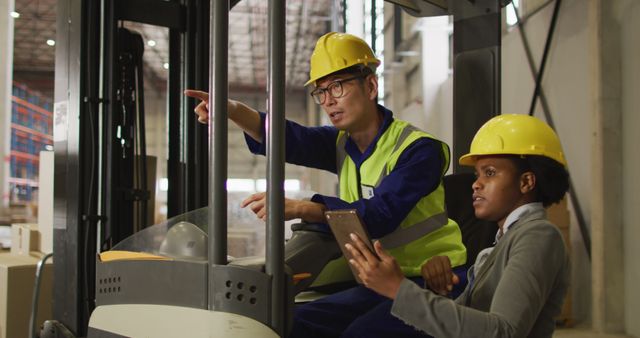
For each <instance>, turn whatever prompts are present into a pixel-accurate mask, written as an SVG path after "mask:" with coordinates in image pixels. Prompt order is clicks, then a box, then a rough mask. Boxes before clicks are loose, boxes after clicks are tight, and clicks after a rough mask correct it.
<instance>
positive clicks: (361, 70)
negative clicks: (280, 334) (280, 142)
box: [186, 32, 466, 337]
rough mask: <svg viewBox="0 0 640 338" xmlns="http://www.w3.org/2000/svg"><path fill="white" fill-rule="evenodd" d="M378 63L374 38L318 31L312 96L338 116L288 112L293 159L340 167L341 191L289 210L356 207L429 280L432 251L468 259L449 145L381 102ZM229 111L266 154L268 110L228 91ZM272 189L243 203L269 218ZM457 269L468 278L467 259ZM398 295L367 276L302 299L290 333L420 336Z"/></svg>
mask: <svg viewBox="0 0 640 338" xmlns="http://www.w3.org/2000/svg"><path fill="white" fill-rule="evenodd" d="M379 65H380V60H378V59H377V58H376V57H375V55H374V54H373V52H372V50H371V48H370V47H369V46H368V45H367V43H366V42H364V41H363V40H362V39H360V38H358V37H356V36H353V35H350V34H344V33H335V32H332V33H328V34H326V35H324V36H322V37H320V39H319V40H318V42H317V44H316V47H315V50H314V52H313V54H312V56H311V69H310V74H309V77H310V79H309V81H308V82H307V83H306V85H314V86H315V88H314V89H313V90H312V91H311V96H312V98H313V100H314V101H315V102H316V103H317V104H319V105H321V107H322V108H323V110H324V111H325V113H326V114H327V116H328V117H329V119H330V121H331V123H332V124H333V126H322V127H304V126H301V125H299V124H297V123H295V122H292V121H287V124H286V161H287V162H289V163H293V164H298V165H304V166H307V167H313V168H318V169H324V170H327V171H330V172H333V173H335V174H337V175H338V179H339V197H332V196H324V195H320V194H316V195H314V196H313V197H312V199H311V200H310V201H302V200H291V199H287V200H286V201H285V218H286V219H296V218H301V219H303V220H304V221H307V222H319V223H322V222H324V212H325V211H327V210H340V209H356V210H357V213H358V215H359V216H360V217H361V218H362V220H363V221H364V223H365V224H366V226H367V230H368V232H369V234H370V235H371V237H373V238H376V239H380V241H382V242H383V243H385V246H386V247H387V248H388V249H389V251H390V253H391V254H392V255H393V256H394V257H395V258H396V260H397V261H398V263H399V265H400V267H401V270H402V272H403V273H404V275H405V276H406V277H408V278H409V279H410V280H412V281H414V282H415V283H417V284H420V285H422V284H424V282H425V281H424V280H423V279H422V277H421V276H420V274H421V268H422V266H423V264H424V263H425V262H427V261H428V260H429V259H430V258H431V257H433V256H446V257H448V259H449V261H450V263H451V266H453V267H459V266H462V265H463V264H464V263H465V261H466V249H465V247H464V245H463V244H462V238H461V234H460V229H459V228H458V225H457V224H456V223H455V222H454V221H452V220H449V219H448V218H447V214H446V211H445V206H444V188H443V185H442V177H443V175H444V173H445V172H446V171H447V169H448V167H449V156H450V153H449V148H448V146H447V145H446V144H445V143H443V142H441V141H439V140H437V139H435V138H434V137H433V136H431V135H429V134H427V133H425V132H424V131H421V130H419V129H418V128H416V127H414V126H412V125H411V124H409V123H407V122H405V121H400V120H396V119H394V118H393V114H392V112H391V111H390V110H388V109H387V108H385V107H383V106H381V105H379V104H377V96H378V78H377V76H376V74H375V70H376V68H377V66H379ZM186 95H188V96H192V97H196V98H199V99H201V100H203V102H202V103H200V105H198V107H196V109H195V111H196V113H197V114H198V116H199V120H200V121H201V122H205V123H206V122H207V121H208V115H209V112H208V109H207V107H206V101H207V99H208V97H207V96H206V93H202V92H197V91H187V92H186ZM229 118H230V119H231V120H232V121H234V122H235V123H236V124H237V125H238V126H240V127H241V128H242V129H243V130H244V131H245V133H246V141H247V144H248V146H249V149H250V150H251V151H252V152H254V153H256V154H264V153H265V150H266V144H265V142H264V135H265V131H264V128H265V115H264V114H262V113H259V112H257V111H256V110H254V109H252V108H250V107H248V106H246V105H244V104H243V103H240V102H237V101H230V102H229ZM265 199H266V196H265V194H264V193H259V194H254V195H252V196H250V197H249V198H247V199H246V200H245V201H243V203H242V206H243V207H244V206H250V208H251V209H252V210H253V212H255V213H256V215H258V217H261V218H264V216H265V215H266V201H265ZM327 231H329V230H328V227H327ZM335 263H336V264H337V265H340V264H342V265H346V264H347V263H346V262H345V261H344V260H341V261H340V262H335ZM455 272H456V273H458V274H459V276H460V279H462V280H464V279H465V274H464V269H462V268H460V269H458V270H456V271H455ZM462 284H464V282H461V283H460V285H462ZM391 305H392V302H391V301H390V300H389V299H387V298H385V297H382V296H380V295H378V294H376V293H375V292H373V291H371V290H368V289H367V288H365V287H363V286H358V287H354V288H351V289H348V290H346V291H342V292H339V293H336V294H333V295H331V296H328V297H325V298H323V299H321V300H318V301H314V302H311V303H308V304H305V305H302V306H298V307H297V308H296V309H295V314H294V323H293V330H292V333H291V336H293V337H339V336H341V337H355V336H358V337H392V336H402V337H413V336H416V337H419V336H421V335H422V334H421V333H419V332H418V331H416V330H415V329H413V328H412V327H409V326H408V325H406V324H404V323H403V322H401V321H400V320H398V319H397V318H395V317H393V316H392V315H391V313H390V309H391Z"/></svg>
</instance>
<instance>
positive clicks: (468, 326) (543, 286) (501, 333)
mask: <svg viewBox="0 0 640 338" xmlns="http://www.w3.org/2000/svg"><path fill="white" fill-rule="evenodd" d="M568 285H569V258H568V256H567V251H566V248H565V245H564V242H563V240H562V235H561V234H560V232H559V231H558V229H557V228H556V227H555V226H554V225H553V224H551V223H549V221H547V219H546V213H545V212H544V210H540V211H537V212H531V213H528V214H525V215H522V216H521V218H520V219H519V220H518V221H517V222H516V223H514V224H513V225H512V226H511V227H510V228H509V231H507V232H506V233H505V235H504V236H503V237H502V238H501V239H500V240H499V241H498V244H497V245H496V247H495V249H494V250H493V251H492V252H491V254H490V255H489V257H488V258H487V260H486V262H485V263H484V265H483V266H482V267H481V268H480V270H479V271H478V272H477V273H476V279H475V281H474V283H473V285H471V286H467V288H466V289H465V290H464V292H463V293H462V294H461V295H460V297H458V298H457V299H456V300H455V301H453V300H451V299H448V298H445V297H441V296H438V295H437V294H435V293H433V292H431V291H429V290H425V289H422V288H420V287H419V286H418V285H416V284H415V283H413V282H411V281H409V280H407V279H405V280H404V281H403V282H402V284H401V286H400V290H399V291H398V294H397V296H396V299H395V301H394V302H393V307H392V309H391V313H392V314H393V315H394V316H396V317H398V318H400V319H402V320H403V321H404V322H405V323H407V324H409V325H411V326H413V327H415V328H417V329H419V330H421V331H424V332H426V333H428V334H430V335H432V336H434V337H438V338H440V337H551V336H552V334H553V330H554V328H555V321H554V317H556V316H557V315H558V314H559V313H560V310H561V307H562V302H563V300H564V296H565V294H566V292H567V287H568Z"/></svg>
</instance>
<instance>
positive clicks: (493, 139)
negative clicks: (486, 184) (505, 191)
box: [459, 114, 567, 167]
mask: <svg viewBox="0 0 640 338" xmlns="http://www.w3.org/2000/svg"><path fill="white" fill-rule="evenodd" d="M485 155H541V156H546V157H549V158H551V159H554V160H556V161H557V162H558V163H560V164H562V165H563V166H565V167H566V166H567V161H566V160H565V158H564V153H563V152H562V146H561V145H560V139H559V138H558V135H557V134H556V133H555V132H554V131H553V129H551V127H550V126H549V125H548V124H546V123H545V122H543V121H542V120H540V119H537V118H535V117H532V116H529V115H522V114H509V115H499V116H496V117H494V118H492V119H491V120H489V121H487V122H486V123H485V124H484V125H483V126H482V127H480V129H479V130H478V132H477V133H476V136H474V137H473V141H471V150H470V151H469V153H468V154H466V155H463V156H462V157H460V161H459V163H460V164H461V165H468V166H472V165H474V164H475V162H476V160H477V157H478V156H485Z"/></svg>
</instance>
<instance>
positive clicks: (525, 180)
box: [520, 171, 536, 194]
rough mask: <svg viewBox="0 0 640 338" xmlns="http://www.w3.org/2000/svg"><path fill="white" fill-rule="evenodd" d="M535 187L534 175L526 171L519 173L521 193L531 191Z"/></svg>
mask: <svg viewBox="0 0 640 338" xmlns="http://www.w3.org/2000/svg"><path fill="white" fill-rule="evenodd" d="M535 188H536V175H535V174H534V173H533V172H531V171H527V172H525V173H523V174H522V175H520V192H521V193H523V194H526V193H529V192H532V191H533V190H534V189H535Z"/></svg>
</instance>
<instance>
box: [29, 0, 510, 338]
mask: <svg viewBox="0 0 640 338" xmlns="http://www.w3.org/2000/svg"><path fill="white" fill-rule="evenodd" d="M239 1H240V0H225V1H218V0H215V1H214V0H170V1H160V0H136V1H124V0H102V1H93V0H69V1H64V2H59V5H58V21H57V22H58V23H57V25H58V32H57V34H58V36H57V41H59V43H58V46H57V49H56V88H55V102H56V104H57V108H56V112H55V119H56V120H55V122H54V125H55V133H56V135H55V137H54V141H55V144H54V148H55V180H54V259H55V265H54V307H53V315H54V318H53V319H52V320H50V321H47V322H45V324H44V326H43V329H42V331H41V333H40V337H129V336H135V337H138V336H152V337H177V336H184V335H185V333H187V332H188V334H189V336H193V337H212V336H215V337H218V336H220V337H226V336H233V337H286V336H287V332H288V329H289V327H290V325H291V314H292V309H293V307H294V301H295V295H296V294H298V293H299V292H301V291H303V290H305V289H306V288H308V287H310V286H312V284H313V282H314V278H315V277H316V276H318V275H321V273H322V269H323V267H324V265H325V263H327V262H329V261H330V260H332V259H334V258H336V257H339V256H340V251H339V249H338V247H337V245H336V243H335V240H334V239H333V238H331V237H330V236H327V235H325V234H320V233H318V232H316V231H314V229H313V224H300V225H296V226H295V227H294V230H295V231H294V234H293V237H292V238H291V239H290V240H289V241H288V242H287V243H286V244H285V243H284V208H283V203H282V201H283V200H284V188H283V181H284V121H285V118H284V111H285V103H284V102H285V91H284V85H283V84H284V83H285V81H284V78H285V50H286V48H285V45H286V41H285V22H286V21H285V5H286V1H285V0H269V10H268V17H269V18H268V23H269V30H268V45H269V64H268V81H267V83H268V88H267V94H268V107H267V118H268V124H269V126H270V128H268V134H267V135H266V137H267V139H268V143H267V144H268V148H267V196H268V199H269V200H270V201H273V203H270V204H269V205H268V211H267V222H266V226H267V248H266V257H265V258H263V259H262V260H260V259H258V260H255V259H249V260H243V259H239V260H230V259H228V256H227V223H228V220H227V191H226V187H225V182H226V178H227V176H228V175H227V150H228V141H227V135H228V128H227V123H228V121H227V99H228V67H227V59H228V55H227V46H228V27H229V11H230V9H231V8H232V7H233V6H235V5H236V4H237V3H238V2H239ZM387 1H388V2H390V3H393V4H394V5H395V9H396V15H400V13H401V11H403V10H404V11H405V12H406V13H408V14H410V15H413V16H418V17H425V16H441V15H449V16H452V17H453V22H454V44H453V53H454V57H453V60H454V66H453V67H454V106H453V107H454V122H453V123H454V141H453V153H454V154H453V156H454V158H457V157H459V156H460V155H462V154H464V153H466V152H467V151H468V146H469V144H470V143H471V138H472V136H473V135H474V133H475V131H476V130H477V129H478V128H479V127H480V126H481V125H482V124H483V123H484V122H485V121H487V120H489V119H490V118H491V117H493V116H495V115H499V114H500V40H501V9H502V7H504V6H506V5H507V4H508V3H509V2H510V1H509V0H387ZM344 2H346V1H343V5H344ZM343 7H344V6H343ZM122 21H132V22H139V23H145V24H151V25H156V26H160V27H166V28H168V29H169V50H170V55H169V79H168V102H169V103H168V106H169V109H168V117H167V118H168V135H169V149H168V154H169V159H168V176H169V190H168V215H169V216H170V219H169V220H168V221H166V222H163V223H161V224H157V225H155V226H151V227H148V228H145V229H142V230H140V231H135V230H137V227H139V226H140V225H141V224H146V223H147V222H148V220H146V219H145V217H144V213H142V212H139V210H144V208H145V203H146V201H148V200H149V199H150V198H151V197H150V194H149V189H148V187H147V186H145V183H144V182H146V177H145V176H144V173H145V172H146V170H145V168H144V166H145V165H146V161H145V158H146V150H145V141H144V138H145V136H144V130H145V124H144V92H143V88H142V84H141V83H142V82H141V78H142V74H143V73H142V70H141V68H142V61H141V60H142V59H141V39H140V38H139V36H137V35H136V34H135V32H132V31H129V30H126V29H125V28H123V27H122V24H121V23H122ZM209 66H211V67H209ZM186 88H210V91H211V92H215V93H216V95H211V96H210V101H209V106H210V107H212V110H213V111H216V114H215V115H214V116H213V120H212V121H211V123H210V124H209V127H208V128H209V129H208V130H207V129H205V128H203V127H202V126H199V125H198V124H197V122H196V119H195V118H193V117H192V116H191V113H190V111H191V110H192V108H193V107H190V106H189V104H188V101H187V100H186V99H185V98H184V97H182V91H183V90H184V89H186ZM208 135H213V136H212V137H211V138H209V137H208ZM183 149H188V151H186V152H183ZM209 159H211V161H210V162H209ZM210 163H211V164H210ZM462 170H463V169H462V168H461V167H459V166H458V165H456V166H455V168H454V172H461V171H462ZM202 186H208V187H209V189H208V191H202V190H203V189H198V187H202ZM136 210H138V211H136ZM122 252H128V253H134V254H133V255H130V256H127V257H126V259H122V256H118V255H119V254H121V253H122ZM135 253H138V255H136V254H135ZM319 253H322V254H323V255H322V256H319ZM96 256H97V257H96ZM308 257H313V258H314V259H313V261H314V262H309V260H308V259H306V258H308ZM317 257H322V258H321V259H318V258H317ZM312 263H313V264H312ZM300 273H311V276H313V277H312V278H307V279H301V280H298V278H297V277H296V276H299V275H298V274H300Z"/></svg>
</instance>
